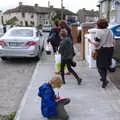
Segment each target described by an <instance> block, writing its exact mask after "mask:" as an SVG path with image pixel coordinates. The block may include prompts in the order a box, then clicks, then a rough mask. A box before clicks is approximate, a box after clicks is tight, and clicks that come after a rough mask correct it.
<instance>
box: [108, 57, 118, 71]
mask: <svg viewBox="0 0 120 120" xmlns="http://www.w3.org/2000/svg"><path fill="white" fill-rule="evenodd" d="M115 70H116V60H115V59H114V58H112V64H111V65H110V67H109V71H110V72H115Z"/></svg>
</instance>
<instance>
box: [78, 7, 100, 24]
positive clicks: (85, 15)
mask: <svg viewBox="0 0 120 120" xmlns="http://www.w3.org/2000/svg"><path fill="white" fill-rule="evenodd" d="M77 15H78V20H79V21H80V23H84V22H94V21H96V20H97V19H98V17H99V13H98V11H94V10H86V9H85V8H83V9H80V10H79V11H78V12H77Z"/></svg>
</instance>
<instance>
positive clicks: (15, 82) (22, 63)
mask: <svg viewBox="0 0 120 120" xmlns="http://www.w3.org/2000/svg"><path fill="white" fill-rule="evenodd" d="M47 36H48V33H43V39H44V40H45V39H47ZM43 56H44V54H43ZM43 56H42V57H43ZM41 60H42V59H41ZM36 63H37V62H36V61H35V60H34V59H10V60H8V61H6V62H4V61H2V60H1V59H0V114H2V115H5V114H9V113H11V112H15V111H17V109H18V107H19V105H20V102H21V99H22V97H23V95H24V93H25V90H26V89H27V86H28V85H29V83H30V80H31V77H32V74H33V72H34V69H35V66H36Z"/></svg>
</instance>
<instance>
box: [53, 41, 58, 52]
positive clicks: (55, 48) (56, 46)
mask: <svg viewBox="0 0 120 120" xmlns="http://www.w3.org/2000/svg"><path fill="white" fill-rule="evenodd" d="M51 45H52V48H53V52H54V53H56V52H57V50H58V47H59V45H57V44H52V43H51Z"/></svg>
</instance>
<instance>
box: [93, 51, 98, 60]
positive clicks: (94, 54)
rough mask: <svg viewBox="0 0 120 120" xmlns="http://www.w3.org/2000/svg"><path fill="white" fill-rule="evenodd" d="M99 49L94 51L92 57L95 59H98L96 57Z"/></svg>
mask: <svg viewBox="0 0 120 120" xmlns="http://www.w3.org/2000/svg"><path fill="white" fill-rule="evenodd" d="M98 51H99V50H98V49H96V50H94V51H92V58H93V59H94V60H96V58H97V55H98Z"/></svg>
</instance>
